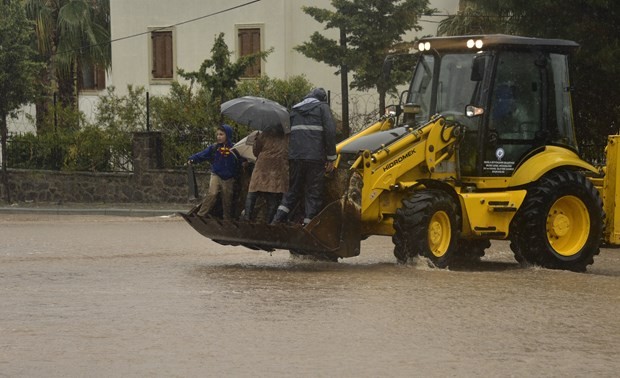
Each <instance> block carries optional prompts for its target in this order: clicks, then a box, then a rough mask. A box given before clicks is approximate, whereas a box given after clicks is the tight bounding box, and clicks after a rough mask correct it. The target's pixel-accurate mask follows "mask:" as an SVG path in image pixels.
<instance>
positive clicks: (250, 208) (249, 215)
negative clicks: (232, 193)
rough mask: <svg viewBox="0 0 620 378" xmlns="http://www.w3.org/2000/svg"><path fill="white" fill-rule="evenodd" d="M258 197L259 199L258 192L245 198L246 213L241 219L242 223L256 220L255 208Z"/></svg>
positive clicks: (251, 193) (250, 193)
mask: <svg viewBox="0 0 620 378" xmlns="http://www.w3.org/2000/svg"><path fill="white" fill-rule="evenodd" d="M256 197H258V193H257V192H249V193H248V196H247V197H246V198H245V211H244V213H243V215H242V216H241V218H240V220H241V221H242V222H250V221H253V220H254V206H255V205H256Z"/></svg>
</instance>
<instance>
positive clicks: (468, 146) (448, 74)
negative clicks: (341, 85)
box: [403, 35, 578, 177]
mask: <svg viewBox="0 0 620 378" xmlns="http://www.w3.org/2000/svg"><path fill="white" fill-rule="evenodd" d="M577 47H578V45H577V44H576V43H574V42H571V41H564V40H549V39H537V38H525V37H516V36H507V35H487V36H479V37H477V36H463V37H440V38H425V39H422V40H420V44H419V50H420V51H421V55H420V57H419V60H418V63H417V65H416V69H415V72H414V76H413V79H412V81H411V85H410V87H409V94H408V98H407V101H406V103H407V104H405V106H404V107H403V108H404V112H405V117H404V121H405V122H408V123H410V124H411V123H415V124H418V123H423V122H425V121H426V120H428V119H429V118H430V117H431V116H432V115H434V114H442V115H444V116H445V117H446V118H447V119H449V120H453V121H456V122H458V123H460V124H462V125H464V126H465V134H464V140H463V141H462V142H461V143H460V149H459V155H460V156H459V157H460V159H459V160H460V169H461V174H462V175H463V176H475V177H487V176H499V177H507V176H511V175H512V173H513V172H514V171H515V169H516V168H517V167H518V166H519V165H520V164H522V163H523V162H524V161H525V160H527V159H528V158H529V157H530V156H532V155H533V154H536V153H537V152H539V151H542V150H543V149H544V146H547V145H558V146H563V147H566V148H569V149H573V150H576V149H577V142H576V139H575V133H574V127H573V119H572V109H571V101H570V84H569V80H568V58H567V57H568V54H569V53H570V52H571V51H574V50H575V49H576V48H577ZM408 110H409V111H408Z"/></svg>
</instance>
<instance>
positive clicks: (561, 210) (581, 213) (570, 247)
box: [547, 196, 590, 257]
mask: <svg viewBox="0 0 620 378" xmlns="http://www.w3.org/2000/svg"><path fill="white" fill-rule="evenodd" d="M589 234H590V214H589V213H588V209H587V207H586V205H585V204H584V203H583V202H582V201H581V200H580V199H579V198H577V197H575V196H565V197H562V198H560V199H558V200H557V201H555V203H554V204H553V206H551V209H549V214H548V216H547V240H548V241H549V244H550V245H551V247H553V249H554V250H555V251H556V252H557V253H558V254H559V255H561V256H565V257H569V256H573V255H575V254H577V253H578V252H579V251H580V250H581V249H582V248H583V246H584V245H585V244H586V242H587V240H588V235H589Z"/></svg>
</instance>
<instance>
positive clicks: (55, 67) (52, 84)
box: [25, 0, 112, 126]
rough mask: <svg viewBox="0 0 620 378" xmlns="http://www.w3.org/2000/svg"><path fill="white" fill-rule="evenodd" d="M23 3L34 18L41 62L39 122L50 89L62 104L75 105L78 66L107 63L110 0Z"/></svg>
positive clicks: (46, 105)
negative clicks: (42, 66)
mask: <svg viewBox="0 0 620 378" xmlns="http://www.w3.org/2000/svg"><path fill="white" fill-rule="evenodd" d="M25 4H26V11H27V15H28V17H29V18H30V19H31V20H32V21H33V22H34V31H35V36H36V46H37V50H38V52H39V59H40V60H41V61H42V62H43V63H44V64H45V66H44V68H43V69H42V70H41V71H40V73H39V80H40V82H41V84H42V87H41V88H42V91H41V93H40V94H39V98H38V99H37V102H36V108H37V125H38V126H39V125H41V123H42V120H43V118H44V117H45V113H46V112H47V110H48V107H49V106H48V104H49V103H50V99H51V98H52V96H53V93H54V92H56V91H58V94H59V98H60V101H61V103H62V104H63V105H64V106H76V93H77V75H78V74H79V73H80V69H81V68H82V67H86V66H90V65H93V64H97V65H98V66H100V67H102V68H106V69H107V68H109V67H110V65H111V60H112V58H111V49H110V22H109V15H110V0H25Z"/></svg>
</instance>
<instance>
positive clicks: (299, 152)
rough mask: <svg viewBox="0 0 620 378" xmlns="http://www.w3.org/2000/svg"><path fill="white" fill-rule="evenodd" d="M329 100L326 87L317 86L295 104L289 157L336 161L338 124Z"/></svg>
mask: <svg viewBox="0 0 620 378" xmlns="http://www.w3.org/2000/svg"><path fill="white" fill-rule="evenodd" d="M326 100H327V95H326V94H325V90H324V89H322V88H316V89H313V90H312V91H311V92H310V93H309V94H308V95H307V96H306V97H305V98H304V100H303V101H301V102H300V103H298V104H296V105H294V106H293V109H292V110H291V133H290V140H289V155H288V156H289V159H291V160H317V161H322V162H324V161H334V160H336V123H335V122H334V118H333V117H332V113H331V110H330V108H329V105H327V103H326V102H325V101H326Z"/></svg>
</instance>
